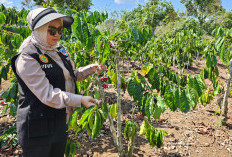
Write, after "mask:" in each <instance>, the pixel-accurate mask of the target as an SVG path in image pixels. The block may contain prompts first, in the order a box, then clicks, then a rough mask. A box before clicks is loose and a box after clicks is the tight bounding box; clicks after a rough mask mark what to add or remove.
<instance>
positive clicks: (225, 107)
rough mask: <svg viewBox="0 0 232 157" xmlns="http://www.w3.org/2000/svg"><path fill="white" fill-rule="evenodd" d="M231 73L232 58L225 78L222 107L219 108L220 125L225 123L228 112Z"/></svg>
mask: <svg viewBox="0 0 232 157" xmlns="http://www.w3.org/2000/svg"><path fill="white" fill-rule="evenodd" d="M231 75H232V60H230V66H229V78H228V80H227V87H226V91H225V94H224V98H223V102H222V108H221V114H220V120H221V123H222V125H225V124H226V121H227V119H228V117H227V113H228V95H229V91H230V81H231Z"/></svg>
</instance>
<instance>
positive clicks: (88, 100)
mask: <svg viewBox="0 0 232 157" xmlns="http://www.w3.org/2000/svg"><path fill="white" fill-rule="evenodd" d="M97 102H98V101H97V99H94V98H92V97H91V96H82V98H81V104H82V105H84V106H85V107H86V108H89V107H90V106H94V105H96V103H97Z"/></svg>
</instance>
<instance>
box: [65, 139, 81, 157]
mask: <svg viewBox="0 0 232 157" xmlns="http://www.w3.org/2000/svg"><path fill="white" fill-rule="evenodd" d="M79 145H80V144H79V143H74V142H73V141H71V140H69V139H67V143H66V148H65V156H67V157H74V156H75V155H76V148H78V146H79Z"/></svg>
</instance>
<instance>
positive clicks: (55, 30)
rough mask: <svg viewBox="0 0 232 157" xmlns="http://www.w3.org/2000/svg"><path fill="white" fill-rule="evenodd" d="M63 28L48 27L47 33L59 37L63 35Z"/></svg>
mask: <svg viewBox="0 0 232 157" xmlns="http://www.w3.org/2000/svg"><path fill="white" fill-rule="evenodd" d="M63 30H64V28H63V27H62V26H60V27H58V28H56V27H53V26H48V32H49V33H50V35H52V36H54V35H56V32H58V34H59V35H61V34H62V33H63Z"/></svg>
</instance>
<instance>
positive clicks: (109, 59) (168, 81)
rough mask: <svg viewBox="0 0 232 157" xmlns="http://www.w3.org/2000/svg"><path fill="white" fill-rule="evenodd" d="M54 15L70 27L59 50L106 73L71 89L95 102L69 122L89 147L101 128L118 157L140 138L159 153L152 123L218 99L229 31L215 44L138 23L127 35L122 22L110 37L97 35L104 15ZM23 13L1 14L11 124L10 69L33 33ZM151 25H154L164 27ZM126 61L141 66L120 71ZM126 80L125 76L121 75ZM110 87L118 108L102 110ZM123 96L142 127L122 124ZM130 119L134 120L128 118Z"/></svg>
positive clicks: (2, 68)
mask: <svg viewBox="0 0 232 157" xmlns="http://www.w3.org/2000/svg"><path fill="white" fill-rule="evenodd" d="M168 6H169V5H168ZM153 7H154V6H153ZM169 7H170V6H169ZM58 11H59V12H61V13H63V14H66V15H70V16H72V17H73V18H74V19H75V20H74V23H73V25H72V27H71V28H67V29H65V30H64V33H63V35H62V38H61V41H60V43H61V44H62V45H64V46H65V47H66V48H67V50H68V51H69V53H70V56H71V58H72V60H73V61H74V62H75V64H76V67H77V68H78V67H81V66H85V65H88V64H91V63H95V62H98V63H101V64H105V65H107V66H108V71H107V72H103V73H101V74H94V75H92V76H91V77H88V78H87V79H86V80H84V81H81V82H76V85H77V93H78V94H82V95H92V96H93V97H94V98H96V99H99V100H100V101H99V104H98V105H96V106H94V107H91V108H88V109H86V108H84V107H81V108H76V109H75V110H74V112H73V114H72V115H71V118H70V119H69V125H68V130H74V131H75V132H76V134H78V133H80V132H85V133H87V135H88V136H89V138H90V139H91V140H94V139H95V138H96V137H98V134H99V132H100V130H101V128H102V127H103V126H104V125H105V122H106V121H107V122H109V124H110V131H111V133H112V138H113V140H114V144H115V146H116V148H117V150H118V153H119V156H132V154H133V149H134V143H135V141H136V135H137V132H139V134H140V135H143V136H144V138H145V139H146V140H147V142H148V143H149V144H150V145H151V146H153V147H155V146H156V147H158V148H160V147H162V145H163V143H164V138H165V135H167V134H168V133H167V132H165V131H164V130H159V129H157V128H155V127H154V126H153V125H152V123H151V122H152V121H153V120H158V119H159V118H160V116H161V114H162V113H164V112H165V110H166V109H169V110H171V111H173V112H174V111H177V110H180V111H181V112H184V113H188V112H190V111H191V110H192V109H195V108H196V106H197V104H199V103H201V104H202V105H206V104H209V103H210V101H211V100H212V99H213V95H217V94H218V93H219V92H221V91H223V88H222V85H221V84H220V82H219V80H218V76H219V72H218V59H220V60H221V61H222V62H223V63H224V64H225V65H226V66H229V63H230V61H231V59H232V53H231V52H232V51H231V49H232V47H231V39H232V29H225V28H222V27H218V28H216V29H215V30H214V31H213V34H214V37H213V40H208V39H205V38H203V33H202V32H201V31H194V30H195V29H190V28H189V29H186V30H179V31H177V32H176V33H175V34H174V35H173V34H163V35H162V36H156V34H155V33H154V29H155V27H156V26H153V27H151V26H149V25H146V22H145V23H144V24H143V25H141V24H140V23H139V22H138V21H137V22H134V23H130V27H126V26H127V25H126V21H119V24H120V25H121V26H120V29H119V31H116V32H115V33H114V34H111V35H110V34H109V33H108V32H101V31H99V30H98V28H97V26H98V25H100V24H101V23H103V22H104V21H105V20H107V18H108V14H107V13H106V12H102V13H100V12H98V11H95V12H86V11H82V12H76V11H75V10H72V9H65V10H61V9H60V10H59V9H58ZM28 12H29V11H27V10H25V9H22V10H20V11H17V10H16V9H15V8H6V7H5V6H4V5H1V6H0V27H1V31H0V84H1V80H2V79H4V80H9V81H10V82H11V86H10V87H9V88H8V89H7V90H5V91H2V92H1V93H0V96H1V98H2V99H3V100H4V102H5V103H6V105H5V107H4V109H3V112H2V115H4V114H7V111H8V110H9V112H10V114H11V116H16V111H17V104H18V86H17V80H16V78H15V76H14V74H13V73H12V70H11V69H10V60H11V58H12V57H13V56H14V55H15V54H17V53H18V52H17V50H18V48H19V46H20V44H21V43H22V42H23V40H24V39H25V38H26V37H27V36H29V35H30V33H31V31H30V29H29V28H28V26H27V24H26V22H25V21H26V16H27V14H28ZM160 13H162V16H164V17H163V18H162V19H160V20H162V21H163V20H164V19H165V16H166V14H164V13H163V12H160ZM147 16H148V15H147ZM154 16H155V15H154ZM168 16H169V18H170V15H169V14H168ZM156 20H157V21H156V22H157V25H158V24H159V23H160V22H162V21H158V20H159V19H156ZM123 23H124V24H125V25H123ZM122 25H123V26H122ZM122 28H125V29H122ZM199 58H201V59H202V58H203V59H205V60H206V67H205V68H204V69H203V70H202V71H201V73H200V74H196V75H189V74H187V73H186V69H188V68H189V67H191V66H192V63H193V61H194V60H195V59H196V60H197V61H198V60H199ZM124 61H127V62H128V63H131V64H135V63H139V66H138V67H132V69H126V70H125V69H123V67H122V64H123V62H124ZM126 72H127V74H129V75H125V73H126ZM205 79H209V80H210V81H211V82H212V84H213V87H214V92H213V93H212V92H211V91H210V90H209V89H207V86H206V84H205ZM111 85H112V86H111ZM109 87H113V88H115V90H116V92H117V101H116V102H113V103H112V102H107V100H106V99H105V94H106V93H105V92H106V89H107V88H109ZM229 87H230V85H229ZM126 91H127V92H128V93H129V95H130V96H131V98H132V99H133V104H132V108H133V109H135V112H137V114H138V115H140V118H142V119H143V122H142V124H138V123H136V122H135V121H134V119H133V118H131V119H128V120H127V121H122V107H123V106H122V103H121V99H122V94H123V93H125V92H126ZM227 91H230V90H227ZM227 93H228V92H227ZM110 103H111V104H110ZM133 116H134V113H132V115H131V116H130V117H133ZM123 123H124V124H125V127H124V128H122V124H123ZM123 129H124V131H122V130H123ZM12 130H13V131H12ZM9 133H10V134H11V133H12V134H13V135H14V134H15V128H11V129H10V130H9V131H8V132H4V134H3V135H1V136H0V141H1V146H2V145H4V143H6V141H7V140H8V139H9V138H11V137H10V134H9ZM122 135H124V136H122ZM14 137H15V136H14ZM123 137H124V138H125V140H128V150H125V148H124V147H123V140H122V138H123ZM16 141H17V139H16ZM14 143H15V141H14ZM76 146H77V144H76V143H73V142H72V140H71V139H68V141H67V146H66V156H74V155H75V153H76Z"/></svg>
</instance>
